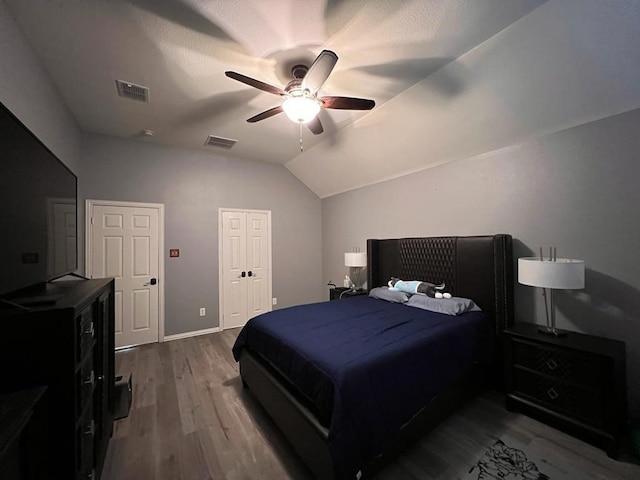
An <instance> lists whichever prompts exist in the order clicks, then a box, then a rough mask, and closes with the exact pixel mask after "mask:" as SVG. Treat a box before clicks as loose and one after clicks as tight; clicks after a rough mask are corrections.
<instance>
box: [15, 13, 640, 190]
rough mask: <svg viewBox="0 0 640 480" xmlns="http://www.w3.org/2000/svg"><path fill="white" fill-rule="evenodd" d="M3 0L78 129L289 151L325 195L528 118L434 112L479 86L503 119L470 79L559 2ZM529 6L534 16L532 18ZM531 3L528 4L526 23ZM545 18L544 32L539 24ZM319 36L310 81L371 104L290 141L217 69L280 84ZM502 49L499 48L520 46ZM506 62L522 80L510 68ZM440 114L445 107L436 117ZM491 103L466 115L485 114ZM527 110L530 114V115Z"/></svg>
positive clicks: (284, 126)
mask: <svg viewBox="0 0 640 480" xmlns="http://www.w3.org/2000/svg"><path fill="white" fill-rule="evenodd" d="M4 1H5V3H6V4H7V6H8V7H9V10H10V11H11V13H12V15H13V16H14V18H15V19H16V22H17V23H18V25H19V26H20V27H21V29H22V30H23V32H24V33H25V35H26V37H27V39H28V40H29V41H30V43H31V44H32V46H33V48H34V50H35V51H36V54H37V55H38V56H39V58H40V59H41V60H42V62H43V64H44V66H45V68H46V70H47V71H48V73H49V75H50V76H51V79H52V80H53V82H54V83H55V85H56V87H57V88H58V90H59V92H60V94H61V95H62V97H63V100H64V101H65V103H66V104H67V106H68V107H69V109H70V110H71V112H72V114H73V115H74V117H75V118H76V120H77V122H78V124H79V126H80V127H81V128H82V129H83V130H84V131H87V132H95V133H101V134H105V135H113V136H119V137H128V138H137V139H139V140H140V141H145V142H154V143H160V144H166V145H176V146H181V147H186V148H195V149H201V150H203V151H207V152H211V153H212V154H216V155H225V156H228V157H234V158H237V159H238V161H241V160H242V159H252V160H259V161H266V162H272V163H278V164H282V165H286V166H287V168H289V169H290V170H291V171H292V172H293V173H294V174H295V175H297V176H298V177H299V178H300V179H301V180H302V181H303V182H305V183H306V184H307V185H308V186H309V187H310V188H311V189H312V190H313V191H315V192H316V193H317V194H318V195H319V196H321V197H324V196H327V195H331V194H334V193H339V192H341V191H346V190H349V189H352V188H356V187H358V186H361V185H366V184H370V183H374V182H376V181H380V180H383V179H385V178H389V177H392V176H394V175H397V174H401V173H405V172H408V171H412V170H418V169H420V168H424V167H426V166H429V165H430V164H437V163H442V162H444V161H448V160H455V159H457V158H460V157H461V156H463V155H465V154H469V153H477V152H478V151H483V150H484V151H486V150H487V148H492V147H495V146H499V145H500V144H502V143H505V142H506V143H508V142H509V141H512V140H513V139H514V138H516V139H517V138H526V136H527V134H526V128H525V127H529V126H527V125H525V127H523V128H522V129H518V128H516V129H514V130H513V131H509V136H510V138H509V139H507V138H501V139H500V141H493V140H494V137H495V136H496V135H494V134H489V141H488V140H487V138H485V134H484V133H483V135H482V138H477V139H473V138H471V137H468V136H465V138H460V137H459V138H455V137H451V135H443V133H442V132H440V131H439V130H438V128H436V127H437V125H446V126H447V132H451V131H452V125H458V126H459V128H462V129H463V130H464V128H465V125H466V124H469V122H471V124H470V125H471V127H474V128H475V126H474V124H473V122H474V121H476V120H474V119H469V118H467V117H468V113H467V111H466V110H465V109H461V107H460V103H461V99H466V101H467V104H469V103H468V101H471V104H472V105H474V106H478V105H479V104H482V103H483V102H484V103H485V104H484V105H482V107H483V109H484V110H485V112H495V113H496V115H497V114H502V119H503V120H502V121H503V123H504V122H505V118H506V119H507V120H508V121H511V120H513V119H512V118H510V117H509V115H510V113H509V110H508V109H507V108H502V109H501V107H500V103H499V102H498V104H496V105H490V104H486V102H487V100H486V99H487V97H486V95H487V93H488V92H487V91H486V90H479V89H478V88H479V87H478V86H479V85H480V86H482V85H484V87H487V83H486V79H485V78H483V77H482V75H483V74H485V73H487V72H488V71H489V70H490V69H491V68H493V69H495V68H497V69H498V71H500V68H501V65H495V61H494V60H493V59H492V56H491V55H493V54H492V53H491V52H492V50H500V49H504V48H507V49H508V48H509V44H510V43H512V42H511V41H510V37H507V38H506V39H504V37H505V35H507V36H508V35H509V32H511V31H512V30H513V25H514V24H518V25H522V27H519V28H518V29H515V30H517V31H518V32H523V33H521V34H519V35H515V34H512V35H515V36H514V41H515V42H516V43H517V42H522V43H523V45H528V43H526V42H530V41H531V39H527V38H526V35H527V28H531V29H535V25H533V26H528V25H529V23H531V22H537V24H540V22H542V23H544V22H545V21H547V22H548V21H549V17H551V16H553V14H554V11H553V10H552V9H551V7H549V12H548V13H546V14H545V13H539V10H544V9H545V8H546V7H548V6H549V5H550V4H552V3H556V2H549V4H547V2H546V1H545V0H509V1H504V0H474V1H468V0H466V1H465V0H428V1H427V0H413V1H408V0H375V1H374V0H344V1H340V0H326V1H322V0H305V1H300V0H299V1H296V0H268V1H267V0H234V1H230V0H218V1H215V0H210V1H205V0H164V1H158V0H125V1H113V0H91V1H86V0H4ZM559 3H565V4H566V3H567V2H559ZM569 3H571V2H569ZM620 3H621V4H629V2H620ZM574 4H575V5H574V7H578V8H577V10H576V12H579V11H580V10H581V9H582V6H583V4H588V5H591V6H592V8H597V7H595V6H594V5H597V2H596V1H595V0H592V1H587V0H585V1H584V2H582V1H579V2H574ZM578 4H579V5H578ZM541 5H543V6H544V7H543V8H538V7H540V6H541ZM588 5H587V7H588ZM631 5H632V2H631ZM557 8H559V9H560V10H561V11H563V10H562V7H557ZM587 9H588V8H587ZM566 10H567V8H564V11H565V12H566ZM628 10H629V12H627V13H628V14H631V16H632V17H633V15H636V14H637V8H632V7H628ZM536 14H538V16H539V17H541V19H539V20H535V16H536ZM529 18H533V19H534V20H531V21H530V22H529V23H527V20H528V19H529ZM510 26H511V27H510ZM623 27H624V26H623ZM547 33H549V32H539V35H540V37H541V38H543V39H544V37H545V36H547ZM551 33H552V34H553V33H554V32H551ZM523 36H525V38H522V37H523ZM501 38H503V40H502V41H500V39H501ZM539 40H540V39H539V38H538V39H536V41H539ZM323 48H327V49H331V50H333V51H335V52H336V53H337V54H338V56H339V60H338V63H337V65H336V67H335V69H334V70H333V73H332V74H331V76H330V77H329V80H328V81H327V82H326V84H325V85H324V87H323V88H322V90H321V92H320V93H321V94H322V95H344V96H355V97H364V98H371V99H374V100H375V101H376V108H374V110H372V111H371V112H352V111H339V110H323V111H321V113H320V119H321V121H322V123H323V125H324V128H325V132H324V133H323V134H322V135H317V136H314V135H312V134H311V133H310V132H309V131H308V130H306V129H304V130H303V132H302V135H303V144H304V150H305V151H304V153H302V154H301V152H300V144H299V134H300V130H299V128H298V125H296V124H294V123H292V122H291V121H290V120H288V119H287V118H286V116H285V115H284V114H281V115H278V116H276V117H272V118H269V119H266V120H263V121H261V122H258V123H255V124H249V123H247V122H246V119H247V118H249V117H251V116H253V115H255V114H257V113H259V112H261V111H263V110H266V109H268V108H271V107H274V106H276V105H278V104H279V103H280V98H279V97H277V96H274V95H271V94H269V93H266V92H263V91H260V90H257V89H254V88H251V87H249V86H247V85H244V84H241V83H239V82H236V81H234V80H232V79H229V78H227V77H226V76H225V75H224V72H225V71H226V70H234V71H236V72H240V73H242V74H245V75H248V76H250V77H253V78H256V79H259V80H261V81H264V82H267V83H270V84H273V85H276V86H279V87H283V86H284V85H285V84H286V83H287V82H288V80H290V67H291V66H292V65H293V64H295V63H300V62H303V63H308V64H310V63H311V62H312V61H313V59H314V58H315V57H316V55H317V54H318V53H319V52H320V50H322V49H323ZM545 48H547V47H545ZM498 53H499V54H500V55H501V58H505V55H506V56H507V57H508V56H509V55H512V56H515V58H517V56H518V53H517V52H509V51H507V52H498ZM516 63H517V62H516ZM479 65H480V66H482V67H481V68H480V67H479ZM434 72H435V73H434ZM470 73H473V75H471V74H470ZM507 76H512V77H513V80H514V81H517V80H518V76H517V75H515V76H514V75H512V72H511V73H509V72H507ZM116 79H120V80H124V81H127V82H132V83H135V84H139V85H143V86H146V87H148V88H149V92H150V95H149V96H150V101H149V103H148V104H145V103H140V102H135V101H131V100H127V99H124V98H121V97H119V96H118V95H117V90H116V84H115V81H116ZM483 82H484V83H483ZM506 88H507V89H509V88H513V85H512V86H511V87H506ZM492 93H493V96H490V97H489V98H490V99H493V100H495V99H496V95H495V93H496V92H495V91H494V92H492ZM526 93H527V92H522V91H521V92H519V93H513V95H518V94H519V95H524V94H526ZM483 95H484V96H483ZM474 108H475V107H474ZM436 113H437V114H438V116H434V115H435V114H436ZM505 115H506V117H505ZM440 116H442V118H444V119H445V122H444V123H443V122H440V121H438V118H439V117H440ZM491 116H492V114H491V115H489V114H485V115H484V116H483V117H482V118H480V119H479V120H477V121H483V122H486V121H491ZM511 123H513V122H511ZM516 123H518V122H516ZM519 123H526V121H522V122H519ZM534 123H535V122H534ZM570 123H571V122H568V124H570ZM536 125H537V124H536ZM536 125H532V126H530V127H532V128H533V130H535V127H536ZM405 126H407V127H408V128H405ZM146 129H148V130H152V131H154V132H155V136H154V137H153V138H149V137H144V136H143V135H142V133H141V132H142V131H143V130H146ZM425 129H429V130H425ZM429 131H433V132H434V133H437V134H435V135H432V136H431V137H430V141H429V146H428V148H429V149H431V151H432V152H433V153H434V154H433V155H432V156H431V158H430V159H424V160H417V161H414V162H413V163H411V162H409V163H407V164H406V165H404V166H402V168H395V169H392V170H390V169H389V166H388V165H389V164H390V163H393V162H396V161H397V159H396V158H392V157H396V156H397V155H398V153H400V154H404V153H405V152H406V151H407V150H406V148H407V146H410V145H415V144H420V143H421V142H419V141H417V140H424V138H423V137H424V136H425V132H429ZM538 133H539V132H538ZM209 135H216V136H221V137H226V138H231V139H235V140H237V141H238V143H237V144H236V145H235V146H234V147H233V148H232V149H231V150H220V149H215V148H212V147H205V146H203V144H204V142H205V140H206V138H207V137H208V136H209ZM441 137H442V138H441ZM497 137H500V134H499V133H498V134H497ZM451 145H456V148H453V147H452V146H451ZM460 145H462V146H463V147H464V148H462V147H460ZM420 148H421V151H422V150H423V146H421V147H420ZM408 151H409V152H411V151H412V150H411V148H409V150H408ZM405 155H406V154H405ZM406 156H407V157H408V156H412V157H415V155H413V154H412V155H406ZM345 167H346V168H345ZM338 177H339V178H338Z"/></svg>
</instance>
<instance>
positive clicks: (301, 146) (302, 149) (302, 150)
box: [299, 122, 304, 152]
mask: <svg viewBox="0 0 640 480" xmlns="http://www.w3.org/2000/svg"><path fill="white" fill-rule="evenodd" d="M299 125H300V151H301V152H304V146H303V145H302V122H300V123H299Z"/></svg>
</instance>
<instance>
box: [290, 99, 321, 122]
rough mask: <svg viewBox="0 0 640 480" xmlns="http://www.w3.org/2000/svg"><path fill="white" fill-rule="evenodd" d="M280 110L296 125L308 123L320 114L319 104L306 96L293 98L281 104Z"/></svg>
mask: <svg viewBox="0 0 640 480" xmlns="http://www.w3.org/2000/svg"><path fill="white" fill-rule="evenodd" d="M282 109H283V110H284V113H286V114H287V117H289V118H290V119H291V121H293V122H296V123H308V122H310V121H311V120H313V119H314V118H316V115H318V112H320V103H319V102H318V101H317V100H316V99H314V98H310V97H307V96H294V97H289V98H287V99H286V100H285V101H284V102H282Z"/></svg>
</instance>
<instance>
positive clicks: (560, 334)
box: [538, 327, 569, 337]
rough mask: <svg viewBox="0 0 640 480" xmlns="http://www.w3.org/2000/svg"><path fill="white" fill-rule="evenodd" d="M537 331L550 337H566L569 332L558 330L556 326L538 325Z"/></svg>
mask: <svg viewBox="0 0 640 480" xmlns="http://www.w3.org/2000/svg"><path fill="white" fill-rule="evenodd" d="M538 333H542V334H543V335H549V336H550V337H566V336H567V335H568V334H569V332H567V331H566V330H558V329H557V328H549V327H538Z"/></svg>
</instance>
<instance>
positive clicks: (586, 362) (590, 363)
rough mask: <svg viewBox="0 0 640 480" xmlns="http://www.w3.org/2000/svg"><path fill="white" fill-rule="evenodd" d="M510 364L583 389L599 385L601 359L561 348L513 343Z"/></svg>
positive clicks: (601, 371)
mask: <svg viewBox="0 0 640 480" xmlns="http://www.w3.org/2000/svg"><path fill="white" fill-rule="evenodd" d="M513 356H514V359H513V361H514V363H515V364H516V365H520V366H523V367H526V368H529V369H531V370H535V371H537V372H540V373H544V374H545V375H550V376H552V377H554V378H557V379H559V380H564V381H567V382H571V383H574V384H576V385H580V386H584V387H586V388H591V389H597V390H599V389H600V388H601V387H602V378H603V377H602V375H603V369H604V366H603V360H602V359H601V358H600V357H597V356H593V355H580V354H577V353H573V352H569V351H567V350H562V349H554V348H547V347H545V346H542V345H534V344H530V343H525V342H519V341H514V342H513Z"/></svg>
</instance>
